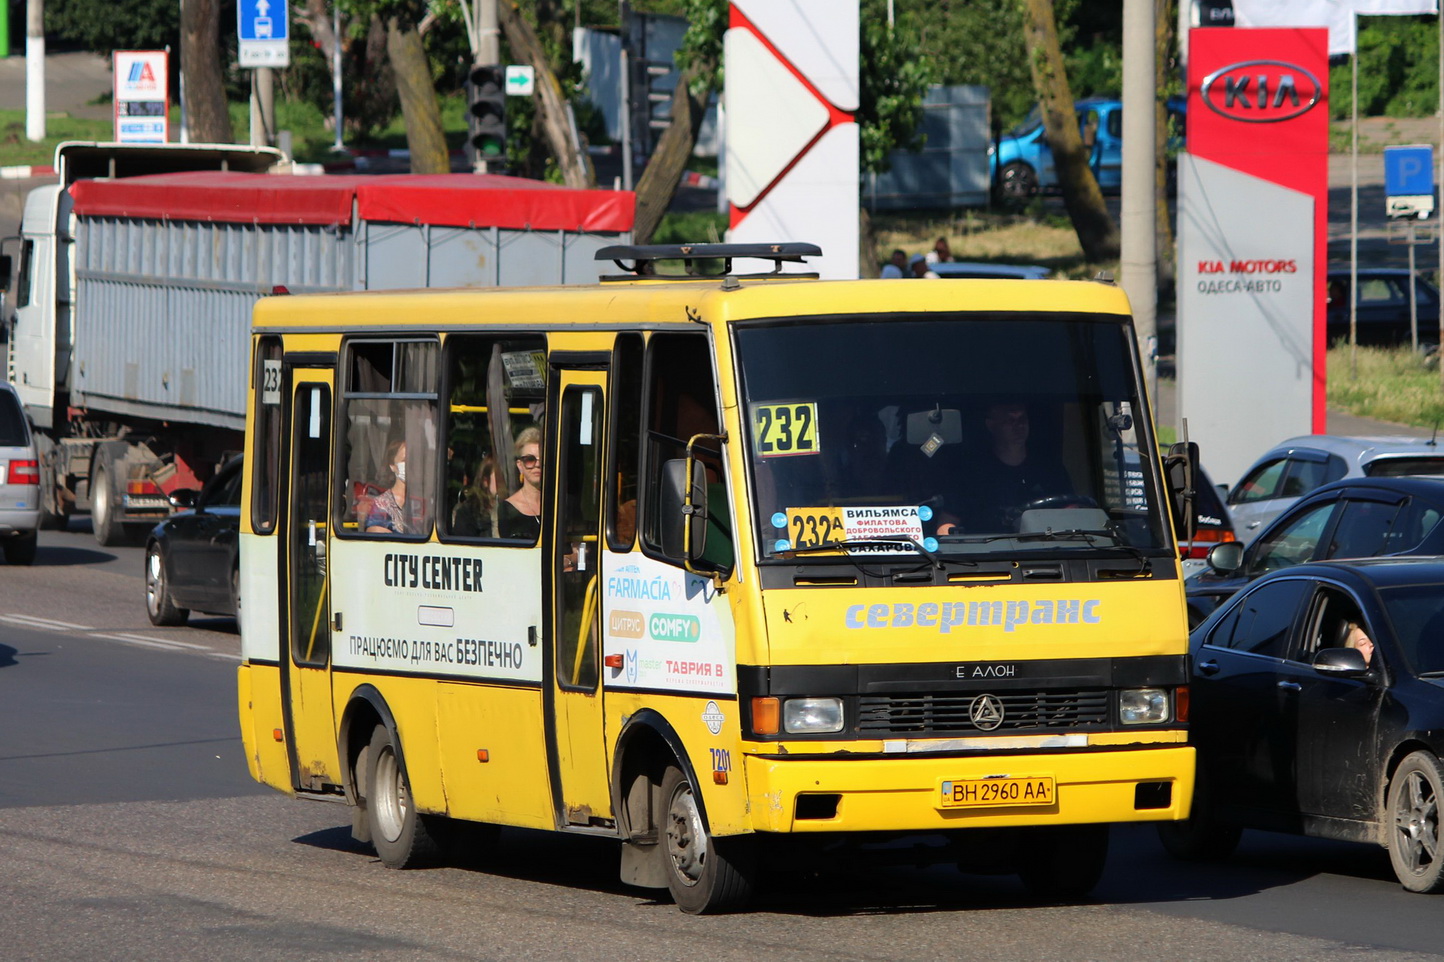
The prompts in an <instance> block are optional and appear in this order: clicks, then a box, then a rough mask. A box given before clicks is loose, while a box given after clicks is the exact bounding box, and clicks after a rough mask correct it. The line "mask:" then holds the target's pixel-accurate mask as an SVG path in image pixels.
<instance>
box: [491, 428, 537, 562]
mask: <svg viewBox="0 0 1444 962" xmlns="http://www.w3.org/2000/svg"><path fill="white" fill-rule="evenodd" d="M541 440H542V433H541V429H540V428H538V427H536V426H532V427H529V428H527V429H526V430H524V431H522V432H521V434H518V435H517V438H516V461H515V464H516V470H517V477H518V478H519V480H520V484H521V486H520V487H519V488H517V490H516V491H515V492H514V493H513V494H511V495H510V496H509V497H508V498H507V499H506V500H505V501H503V502H501V503H500V504H499V505H498V506H497V520H498V525H499V527H500V529H501V536H502V537H503V538H522V539H525V540H527V541H535V540H536V536H537V534H539V533H540V532H541V513H542V496H541V480H542V462H541Z"/></svg>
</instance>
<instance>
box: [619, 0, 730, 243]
mask: <svg viewBox="0 0 1444 962" xmlns="http://www.w3.org/2000/svg"><path fill="white" fill-rule="evenodd" d="M687 7H688V9H687V13H688V20H687V33H686V34H685V35H684V36H683V38H682V49H681V50H680V51H679V52H678V57H677V60H678V64H679V66H681V68H682V76H681V78H680V79H679V80H678V81H677V86H676V88H675V89H673V91H672V113H671V118H672V120H671V123H669V124H668V125H667V129H666V130H664V131H663V132H662V136H661V138H659V139H658V141H657V147H656V149H655V150H653V151H652V156H651V157H650V158H648V160H647V167H646V169H645V170H643V171H642V177H641V179H640V180H639V181H638V182H637V222H636V224H634V225H633V227H632V237H633V240H634V241H635V242H636V243H638V244H645V243H647V242H648V241H649V240H651V239H652V234H653V233H654V232H655V231H656V230H657V225H658V224H659V223H661V221H662V215H663V214H665V213H666V212H667V208H668V207H670V206H671V205H672V198H673V197H674V196H676V194H677V184H678V183H679V182H680V181H681V179H682V174H683V173H684V172H685V170H686V167H687V158H689V157H691V156H692V150H693V148H694V147H695V146H696V145H697V133H698V132H699V131H700V130H701V129H702V119H703V117H704V116H705V115H706V113H707V101H708V100H709V99H710V98H711V96H712V93H713V91H715V90H716V89H717V88H718V87H719V86H720V85H721V83H722V34H723V32H724V31H725V30H726V29H727V3H726V2H725V0H690V2H689V3H688V4H687Z"/></svg>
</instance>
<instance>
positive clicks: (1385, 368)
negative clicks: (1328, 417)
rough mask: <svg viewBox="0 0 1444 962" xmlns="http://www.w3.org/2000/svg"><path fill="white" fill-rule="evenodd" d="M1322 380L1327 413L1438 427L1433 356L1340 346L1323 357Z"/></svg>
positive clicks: (1442, 401)
mask: <svg viewBox="0 0 1444 962" xmlns="http://www.w3.org/2000/svg"><path fill="white" fill-rule="evenodd" d="M1328 375H1329V400H1328V404H1329V407H1330V408H1333V409H1335V410H1339V411H1347V412H1348V413H1350V414H1354V415H1357V416H1359V417H1366V418H1375V419H1377V420H1380V421H1389V422H1392V423H1394V424H1409V425H1413V426H1414V427H1420V428H1432V427H1435V426H1436V425H1438V424H1440V423H1441V422H1444V382H1441V380H1440V374H1439V358H1438V355H1435V356H1433V357H1424V356H1423V355H1421V354H1419V353H1418V352H1416V351H1413V350H1411V349H1410V348H1407V347H1402V348H1378V347H1360V348H1353V349H1351V348H1349V347H1348V346H1347V345H1346V346H1342V347H1336V348H1334V349H1333V350H1331V351H1329V359H1328Z"/></svg>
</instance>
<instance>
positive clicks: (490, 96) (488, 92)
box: [467, 64, 506, 161]
mask: <svg viewBox="0 0 1444 962" xmlns="http://www.w3.org/2000/svg"><path fill="white" fill-rule="evenodd" d="M469 87H470V97H469V100H470V102H471V113H470V116H469V117H468V118H467V121H468V124H467V125H468V127H469V132H470V134H471V146H472V149H473V150H474V151H475V152H476V158H477V160H486V161H492V160H495V161H505V160H506V68H505V67H501V66H498V65H495V64H493V65H488V66H484V67H473V68H472V71H471V77H470V80H469Z"/></svg>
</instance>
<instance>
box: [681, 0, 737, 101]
mask: <svg viewBox="0 0 1444 962" xmlns="http://www.w3.org/2000/svg"><path fill="white" fill-rule="evenodd" d="M683 7H684V15H685V16H686V18H687V32H686V33H685V34H683V35H682V48H681V49H680V50H678V51H677V67H678V68H679V69H681V70H686V69H687V68H688V67H690V66H691V65H692V64H694V63H701V64H713V65H715V67H714V68H713V69H711V70H705V71H703V72H702V73H701V74H699V75H698V76H697V79H696V80H694V81H693V82H692V88H691V94H692V96H694V97H701V96H703V95H704V94H707V93H710V92H711V91H713V90H717V89H720V88H721V86H722V82H723V77H722V70H723V67H722V35H723V34H724V33H726V31H727V9H728V3H727V0H684V3H683Z"/></svg>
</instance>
